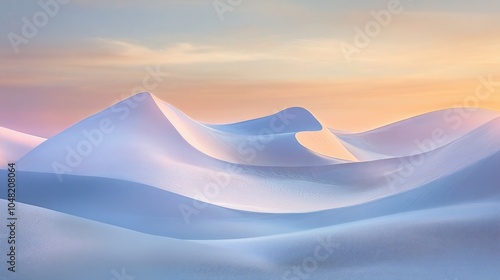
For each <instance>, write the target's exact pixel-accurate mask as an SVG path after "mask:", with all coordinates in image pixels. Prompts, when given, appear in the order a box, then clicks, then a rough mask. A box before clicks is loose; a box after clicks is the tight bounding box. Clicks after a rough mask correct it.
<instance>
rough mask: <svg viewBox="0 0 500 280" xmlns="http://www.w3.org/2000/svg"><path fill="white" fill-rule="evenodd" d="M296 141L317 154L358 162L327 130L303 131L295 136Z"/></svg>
mask: <svg viewBox="0 0 500 280" xmlns="http://www.w3.org/2000/svg"><path fill="white" fill-rule="evenodd" d="M295 137H296V139H297V141H298V142H299V143H300V144H301V145H302V146H304V147H306V148H308V149H310V150H311V151H313V152H316V153H318V154H321V155H324V156H327V157H332V158H336V159H342V160H347V161H354V162H357V161H359V159H358V158H356V157H355V156H354V155H353V154H352V153H351V152H349V150H348V149H346V147H345V146H344V145H343V144H342V143H341V142H340V141H339V139H338V138H337V137H336V136H335V135H333V133H331V132H330V131H329V130H328V129H327V128H325V127H323V129H322V130H320V131H303V132H299V133H297V134H295Z"/></svg>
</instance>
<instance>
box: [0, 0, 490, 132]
mask: <svg viewBox="0 0 500 280" xmlns="http://www.w3.org/2000/svg"><path fill="white" fill-rule="evenodd" d="M51 1H55V0H41V2H43V3H45V2H51ZM60 1H61V2H62V0H60ZM66 1H67V0H66ZM221 1H222V2H223V3H227V1H224V0H221ZM391 1H394V0H385V1H379V0H373V1H344V0H343V1H340V0H312V1H298V0H295V1H294V0H289V1H284V0H276V1H269V0H262V1H261V0H257V1H251V0H242V3H241V5H239V6H237V7H234V9H233V10H232V11H229V12H226V13H224V18H223V20H221V19H220V18H219V16H218V13H217V11H216V10H215V8H214V5H213V0H185V1H181V0H156V1H130V0H123V1H118V0H113V1H103V0H100V1H97V0H70V1H69V2H68V3H67V4H64V5H62V4H61V5H59V11H58V12H57V13H55V15H54V16H53V17H49V20H48V22H47V24H46V25H45V26H42V27H40V28H38V29H39V30H38V31H37V32H36V34H35V35H34V36H33V38H29V39H28V40H27V41H28V42H27V43H26V44H20V45H19V46H18V49H19V52H18V53H16V52H15V51H14V48H13V47H12V44H11V39H9V38H11V37H12V36H13V35H12V34H17V35H20V36H22V28H23V25H24V24H25V23H24V22H23V17H26V18H27V19H28V20H29V21H30V22H32V21H33V15H37V13H38V14H40V11H43V10H42V8H41V6H40V4H39V1H18V0H3V1H1V2H0V20H1V24H0V34H1V37H0V65H1V66H0V67H1V68H0V126H4V127H8V128H12V129H16V130H20V131H23V132H28V133H32V134H35V135H39V136H45V137H48V136H51V135H53V134H55V133H57V132H59V131H61V130H62V129H64V128H65V127H67V126H69V125H71V124H73V123H75V122H77V121H79V120H80V119H82V118H84V117H86V116H88V115H91V114H93V113H95V112H97V111H99V110H102V109H104V108H106V107H108V106H110V105H112V104H113V103H115V102H117V101H119V100H120V99H123V98H125V97H127V96H129V95H131V94H132V93H134V92H135V91H137V90H138V88H139V87H143V88H144V85H143V82H142V81H143V79H144V77H147V76H148V75H149V74H148V70H146V68H149V69H156V70H158V71H159V72H160V76H158V80H159V81H160V82H159V83H158V84H157V85H155V86H154V88H150V89H151V92H152V93H153V94H155V95H156V96H158V97H159V98H161V99H163V100H165V101H167V102H169V103H171V104H173V105H175V106H177V107H178V108H180V109H181V110H183V111H184V112H185V113H186V114H188V115H190V116H191V117H193V118H195V119H197V120H200V121H204V122H217V123H223V122H231V121H238V120H243V119H247V118H252V117H257V116H262V115H268V114H272V113H274V112H276V111H279V110H281V109H283V108H285V107H290V106H301V107H305V108H307V109H309V110H310V111H311V112H313V113H314V114H315V115H316V116H317V117H318V118H319V119H320V120H322V121H323V122H324V123H325V124H327V125H328V126H329V127H332V128H335V129H340V130H349V131H361V130H366V129H370V128H374V127H377V126H380V125H384V124H387V123H390V122H393V121H396V120H399V119H402V118H406V117H410V116H413V115H416V114H421V113H424V112H428V111H433V110H437V109H442V108H449V107H456V106H464V105H469V106H475V105H477V106H479V107H482V108H487V109H492V110H500V85H497V86H495V88H496V91H494V92H493V93H492V94H491V95H490V96H489V97H488V98H484V99H481V100H477V101H478V102H477V104H474V103H470V102H469V103H467V102H465V101H470V100H473V99H471V98H473V97H474V93H475V90H476V88H477V87H478V85H480V80H479V77H487V76H488V75H492V80H494V81H499V82H500V2H499V1H498V0H479V1H464V0H453V1H452V0H443V1H431V0H413V1H410V0H402V1H401V3H400V7H401V9H402V11H401V13H398V14H393V15H392V18H391V21H390V23H389V24H388V25H387V26H385V27H381V28H380V32H378V33H377V34H376V35H374V36H373V38H371V41H370V43H369V45H368V46H366V47H363V48H360V53H356V54H354V55H352V61H350V62H349V61H348V60H347V59H346V58H345V56H344V54H343V52H342V50H341V47H340V46H342V45H343V44H351V45H354V36H355V34H356V33H355V28H356V27H359V28H360V29H364V28H365V25H366V24H367V23H369V22H371V21H373V16H372V15H371V11H380V10H383V9H387V6H388V4H389V3H390V2H391ZM9 34H10V35H9ZM497 84H498V82H497ZM150 87H153V86H150Z"/></svg>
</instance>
